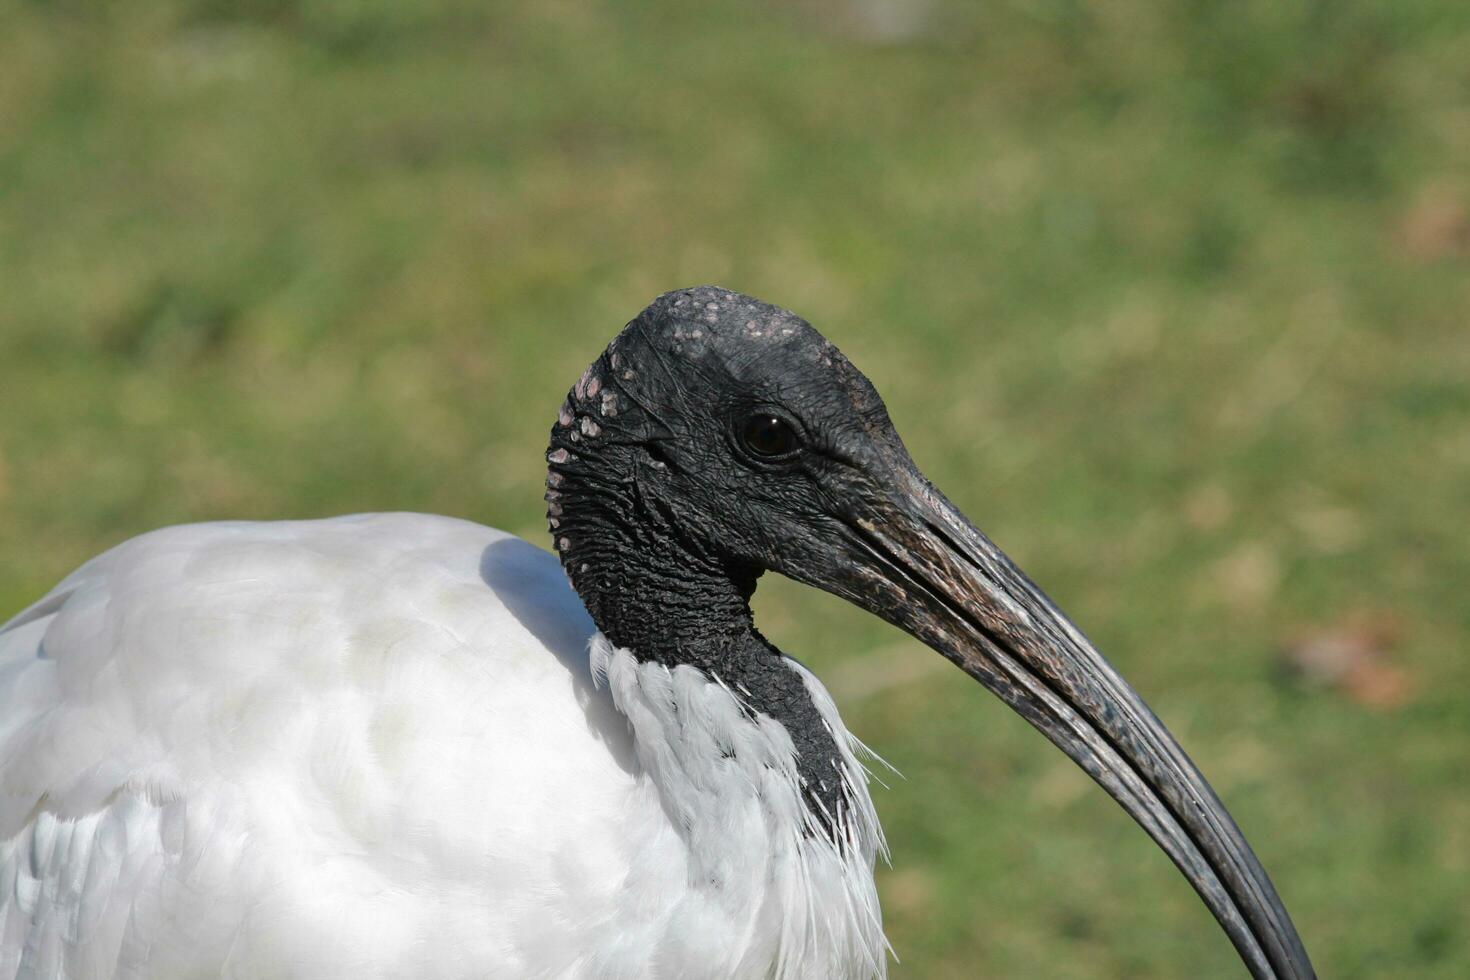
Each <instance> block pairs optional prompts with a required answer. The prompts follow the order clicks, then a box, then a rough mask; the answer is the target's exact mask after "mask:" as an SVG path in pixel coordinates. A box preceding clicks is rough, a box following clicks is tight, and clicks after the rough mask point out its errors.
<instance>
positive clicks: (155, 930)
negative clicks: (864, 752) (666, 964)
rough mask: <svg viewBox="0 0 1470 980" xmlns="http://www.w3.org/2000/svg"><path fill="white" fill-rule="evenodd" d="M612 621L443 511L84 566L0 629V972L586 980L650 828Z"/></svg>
mask: <svg viewBox="0 0 1470 980" xmlns="http://www.w3.org/2000/svg"><path fill="white" fill-rule="evenodd" d="M592 632H593V626H592V623H591V621H590V620H589V619H588V618H587V616H586V613H585V611H584V610H583V609H582V607H581V605H580V603H579V602H578V600H577V598H576V596H575V594H574V593H573V592H572V591H571V590H570V588H569V587H568V586H567V584H566V582H565V579H564V578H563V576H562V573H561V570H560V568H559V567H558V566H557V563H556V561H555V560H554V559H553V558H552V557H551V556H550V555H548V554H546V553H545V552H542V551H541V550H539V549H537V548H534V547H532V546H530V545H528V544H526V543H525V542H523V541H520V540H519V539H516V538H514V537H511V536H509V535H506V534H503V533H501V532H498V531H494V530H491V529H489V528H484V527H480V526H478V525H474V524H470V523H466V522H463V521H457V520H452V519H448V518H437V517H427V516H422V515H409V514H385V515H361V516H354V517H346V518H338V519H333V520H324V521H307V522H283V523H271V524H254V523H222V524H206V525H193V526H184V527H176V528H168V529H164V530H161V531H157V532H154V533H151V534H147V535H144V536H142V537H139V538H135V539H133V540H131V541H128V542H125V543H124V544H122V545H120V546H118V547H117V548H114V549H113V550H111V551H109V552H107V553H105V554H103V555H101V556H99V557H98V558H96V559H94V560H92V561H91V562H88V563H87V564H86V565H84V566H83V567H82V568H80V569H79V570H77V571H76V572H75V573H73V574H72V575H71V576H69V577H68V578H67V579H66V580H65V581H64V582H63V583H62V584H61V585H59V586H58V587H57V589H56V590H54V591H53V592H52V593H51V594H50V595H48V596H47V597H45V598H44V599H42V600H41V601H40V602H39V603H37V604H36V605H35V606H32V607H31V608H30V609H29V610H27V611H26V612H24V613H22V614H21V615H20V616H19V617H17V618H16V619H14V620H12V621H11V623H10V624H9V625H7V626H6V627H5V628H4V629H3V631H0V978H7V980H8V978H10V977H15V976H21V977H32V976H36V977H40V976H45V977H52V976H64V977H79V978H80V977H88V978H90V977H111V976H139V977H141V976H149V977H162V976H221V975H248V976H302V977H306V976H310V977H339V976H340V977H372V976H385V977H386V976H424V977H428V976H460V975H470V974H471V973H473V974H474V975H481V976H507V977H512V976H514V977H522V976H527V977H529V976H542V975H545V976H556V975H561V974H568V975H570V974H571V973H572V963H573V962H574V961H575V959H576V958H577V957H578V956H579V955H582V953H583V951H581V950H579V949H578V948H577V946H576V943H575V942H573V941H572V939H573V938H574V937H575V936H577V935H579V934H585V933H586V931H587V930H586V925H587V924H586V923H584V922H580V921H578V916H579V915H585V914H587V912H588V910H591V909H598V908H601V907H604V906H606V905H607V904H608V903H609V902H610V901H611V900H612V896H613V893H614V892H615V891H616V889H617V888H619V887H620V886H621V885H622V878H623V874H624V871H625V866H626V860H627V858H626V854H625V849H626V848H628V847H629V846H632V845H631V844H630V842H629V838H630V833H629V828H628V827H627V826H626V824H627V821H628V820H629V819H631V818H635V817H636V812H635V811H636V808H630V803H629V801H630V798H632V796H633V795H635V794H636V792H637V788H636V785H635V784H636V782H637V779H636V776H635V773H634V768H635V766H634V763H633V761H632V757H631V747H630V741H629V736H628V730H627V726H626V723H625V721H624V720H623V719H622V717H621V716H619V715H617V714H616V713H615V711H614V710H613V708H612V706H611V704H610V702H609V701H608V699H607V697H606V695H605V693H603V692H598V691H597V690H595V689H594V687H593V686H592V684H591V682H590V676H589V674H588V671H587V666H586V658H587V652H586V650H587V641H588V638H589V637H590V636H591V634H592ZM631 836H634V837H636V834H634V835H631ZM558 964H560V968H559V967H558Z"/></svg>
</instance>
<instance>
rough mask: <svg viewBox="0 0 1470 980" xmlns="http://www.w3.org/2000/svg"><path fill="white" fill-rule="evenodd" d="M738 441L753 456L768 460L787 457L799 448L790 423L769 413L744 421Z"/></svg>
mask: <svg viewBox="0 0 1470 980" xmlns="http://www.w3.org/2000/svg"><path fill="white" fill-rule="evenodd" d="M740 441H741V442H743V443H745V448H746V449H749V450H750V451H751V452H752V453H754V454H755V455H757V456H764V457H766V458H768V459H775V458H776V457H779V456H789V455H791V454H792V453H794V452H796V451H797V450H798V449H800V448H801V443H800V441H799V440H798V439H797V438H796V430H795V429H793V428H792V427H791V423H790V422H787V421H786V420H785V419H783V418H779V417H778V416H775V415H772V414H770V413H769V412H760V413H757V414H755V415H752V416H751V417H750V418H748V419H746V420H745V424H744V425H743V426H741V428H740Z"/></svg>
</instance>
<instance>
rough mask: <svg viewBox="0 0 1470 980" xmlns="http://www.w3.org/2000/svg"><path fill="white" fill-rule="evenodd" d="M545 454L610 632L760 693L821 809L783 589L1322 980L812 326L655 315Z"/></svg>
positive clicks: (751, 318)
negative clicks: (877, 633) (778, 584)
mask: <svg viewBox="0 0 1470 980" xmlns="http://www.w3.org/2000/svg"><path fill="white" fill-rule="evenodd" d="M772 450H775V452H772ZM547 458H548V461H549V462H550V464H551V469H550V473H549V475H548V490H547V502H548V511H549V519H550V521H551V524H552V536H553V539H554V541H555V543H556V546H557V551H558V553H559V554H560V555H561V559H562V564H563V566H564V567H565V568H566V570H567V573H568V575H569V576H570V578H571V580H572V584H573V585H574V587H575V588H576V589H577V592H578V593H579V594H580V595H581V597H582V599H583V601H584V602H585V603H586V605H587V608H588V611H589V612H590V613H591V615H592V618H593V620H594V621H595V622H596V623H597V626H598V628H599V629H601V630H602V631H603V633H605V634H606V635H607V637H608V638H609V639H610V640H612V642H613V643H615V644H617V645H618V646H620V647H625V648H627V649H629V650H631V651H633V652H634V654H635V655H636V656H638V657H640V658H641V659H644V660H656V661H659V662H662V663H666V664H669V665H675V664H691V665H693V666H696V667H699V668H700V669H703V670H705V671H707V672H709V673H711V674H714V675H718V676H720V677H721V678H722V679H724V680H725V681H726V683H730V684H732V685H735V684H738V685H742V686H743V687H745V688H746V689H747V690H749V692H750V695H751V696H750V699H749V702H750V704H751V705H752V707H753V708H754V709H755V710H758V711H762V712H764V713H767V714H770V715H771V716H772V717H773V718H775V719H776V720H777V721H780V722H782V723H783V724H785V725H786V727H787V729H788V730H789V731H791V732H792V737H793V739H794V740H795V742H796V745H797V749H798V751H799V752H800V757H799V763H800V768H801V774H802V776H803V777H804V778H805V780H806V782H807V784H808V786H807V791H808V798H809V800H811V802H812V804H813V807H814V809H816V810H823V809H825V810H827V811H829V812H830V811H831V808H832V807H834V806H836V805H838V801H837V798H836V796H835V795H834V793H835V789H834V785H835V784H834V781H832V780H831V779H829V778H827V774H828V773H830V772H831V765H832V763H833V759H834V758H835V747H834V746H833V744H832V741H831V736H830V734H828V733H827V732H826V730H825V728H823V726H822V725H821V721H820V718H819V717H818V716H817V714H816V711H815V708H814V707H813V706H812V704H811V701H810V698H809V697H808V696H807V695H806V693H805V688H804V686H803V685H801V684H800V682H799V678H798V677H797V675H796V674H795V673H794V672H793V671H791V670H790V668H789V667H787V666H786V665H785V663H784V660H783V659H782V657H781V655H780V654H779V653H778V651H776V650H775V648H774V647H772V646H771V644H769V643H768V642H767V641H766V640H765V639H764V638H763V637H761V636H760V634H759V633H758V632H756V630H755V627H754V624H753V623H752V621H751V613H750V606H749V599H750V596H751V594H752V593H753V592H754V590H755V583H756V579H757V578H758V577H759V576H760V574H761V573H762V572H764V571H767V570H770V571H776V572H779V573H781V574H783V575H786V576H789V577H790V578H793V579H796V580H797V581H800V582H805V583H807V584H809V585H814V586H816V587H817V588H820V589H825V590H826V591H828V592H831V593H834V594H836V595H839V596H842V597H843V598H844V599H847V600H849V601H851V602H853V603H854V604H856V605H858V606H861V607H862V608H864V609H867V610H869V611H870V612H873V613H875V614H876V615H878V616H880V617H882V618H883V619H885V620H887V621H888V622H890V623H893V624H894V625H896V626H898V627H900V628H901V629H903V630H905V631H907V632H908V633H910V634H912V635H913V636H915V637H917V638H918V639H920V640H922V641H923V642H924V643H926V644H927V645H929V646H930V647H932V648H933V649H935V650H936V651H938V652H939V653H941V654H943V655H944V656H945V657H947V658H948V659H950V660H951V661H953V662H954V663H955V664H957V665H958V666H959V667H960V668H962V669H963V670H964V671H965V672H966V673H968V674H970V675H971V676H972V677H974V678H975V679H976V680H978V681H980V682H981V683H982V684H984V685H985V686H986V687H987V688H989V689H990V690H991V691H992V692H994V693H995V694H996V695H997V696H999V697H1000V698H1001V700H1003V701H1005V702H1006V703H1007V704H1008V705H1010V706H1011V707H1012V708H1013V709H1014V710H1015V711H1017V712H1018V713H1020V714H1021V715H1022V716H1023V717H1024V718H1026V720H1027V721H1029V722H1030V723H1031V724H1032V725H1034V726H1035V727H1036V728H1037V729H1038V730H1040V731H1041V732H1042V733H1043V734H1044V735H1046V737H1047V738H1049V739H1050V740H1051V741H1052V742H1053V743H1054V744H1055V745H1057V747H1058V748H1060V749H1061V750H1062V751H1064V752H1066V753H1067V754H1068V755H1069V756H1070V757H1071V758H1072V759H1073V761H1075V762H1076V763H1077V764H1078V765H1079V766H1081V767H1082V769H1084V770H1085V771H1086V772H1087V773H1088V775H1090V776H1092V777H1093V779H1095V780H1096V781H1097V782H1098V783H1099V784H1100V785H1101V786H1102V787H1103V788H1104V789H1105V790H1107V792H1108V793H1109V794H1111V795H1112V796H1113V798H1114V799H1116V800H1117V801H1118V802H1119V803H1120V804H1121V805H1122V806H1123V808H1124V809H1125V810H1126V811H1127V812H1128V813H1129V814H1130V815H1131V816H1132V817H1133V818H1134V819H1135V820H1136V821H1138V823H1139V824H1140V825H1141V826H1142V827H1143V828H1144V830H1145V831H1147V832H1148V834H1149V835H1150V836H1151V837H1152V838H1153V839H1154V841H1155V842H1156V843H1158V844H1159V846H1160V847H1161V848H1163V850H1164V851H1165V852H1166V853H1168V855H1169V857H1170V858H1171V859H1172V860H1173V861H1174V863H1175V864H1176V865H1177V866H1178V867H1179V869H1180V870H1181V871H1182V872H1183V873H1184V875H1185V877H1186V878H1188V879H1189V882H1190V884H1191V885H1193V886H1194V888H1195V890H1196V892H1198V893H1199V895H1200V897H1201V898H1202V899H1203V900H1204V902H1205V904H1206V905H1207V906H1208V907H1209V908H1210V911H1211V912H1212V913H1213V914H1214V915H1215V918H1216V919H1217V920H1218V921H1219V922H1220V924H1221V926H1222V927H1223V928H1224V930H1225V932H1226V933H1227V934H1228V935H1229V937H1230V940H1231V942H1233V943H1234V944H1235V947H1236V949H1237V951H1238V952H1239V953H1240V956H1241V958H1242V959H1243V960H1244V962H1245V964H1246V966H1247V967H1248V969H1249V970H1250V972H1251V974H1252V976H1254V977H1256V978H1257V980H1267V978H1280V980H1287V978H1290V980H1305V978H1310V977H1314V976H1315V975H1316V974H1315V972H1314V971H1313V969H1312V965H1311V963H1310V961H1309V960H1308V958H1307V954H1306V952H1305V950H1304V949H1303V947H1302V944H1301V940H1300V938H1299V937H1298V936H1297V933H1296V929H1295V927H1294V926H1293V924H1292V922H1291V918H1290V916H1289V915H1288V914H1287V912H1286V909H1285V908H1284V907H1283V906H1282V904H1281V900H1280V898H1278V897H1277V895H1276V891H1275V889H1274V888H1273V886H1272V885H1271V881H1270V879H1269V878H1268V877H1267V876H1266V872H1265V871H1264V870H1263V869H1262V868H1261V865H1260V863H1259V862H1258V861H1257V860H1256V857H1255V855H1254V854H1253V853H1252V852H1251V849H1250V847H1249V846H1248V845H1247V844H1246V842H1245V839H1244V837H1243V836H1242V835H1241V833H1240V830H1239V829H1238V828H1237V827H1236V825H1235V822H1234V821H1233V820H1232V819H1231V817H1230V815H1229V814H1228V813H1227V812H1226V810H1225V808H1224V806H1223V804H1221V803H1220V800H1219V798H1218V797H1216V795H1215V793H1214V791H1213V790H1212V789H1211V788H1210V786H1209V784H1208V783H1206V782H1205V780H1204V777H1203V776H1201V775H1200V774H1199V772H1198V770H1197V769H1196V768H1195V767H1194V764H1193V763H1192V762H1190V760H1189V758H1188V757H1187V756H1186V755H1185V754H1184V751H1183V750H1182V749H1181V748H1180V747H1179V745H1178V743H1177V742H1175V740H1174V739H1173V737H1172V736H1171V735H1170V734H1169V732H1168V730H1167V729H1165V728H1164V726H1163V724H1162V723H1161V722H1160V721H1159V720H1158V719H1157V718H1156V717H1155V716H1154V715H1153V713H1152V712H1151V711H1150V710H1149V709H1148V707H1147V706H1146V705H1145V704H1144V703H1143V701H1142V699H1140V698H1139V696H1138V695H1137V694H1136V693H1135V692H1134V691H1133V689H1132V688H1131V687H1129V686H1128V685H1127V683H1126V682H1124V681H1123V679H1122V678H1121V677H1119V676H1118V674H1117V673H1116V672H1115V671H1114V670H1113V668H1112V667H1111V666H1110V665H1109V664H1108V663H1107V661H1105V660H1104V659H1103V658H1102V655H1101V654H1099V653H1098V652H1097V650H1096V649H1095V648H1094V647H1093V646H1092V645H1091V644H1090V643H1089V642H1088V641H1087V639H1086V638H1085V637H1083V635H1082V634H1081V632H1080V631H1078V630H1077V629H1076V627H1074V626H1073V625H1072V624H1071V623H1070V622H1069V621H1068V620H1067V619H1066V617H1064V616H1063V615H1062V614H1061V612H1060V611H1058V610H1057V608H1056V607H1055V606H1054V605H1053V604H1052V602H1051V600H1049V599H1048V598H1047V597H1046V596H1045V595H1044V594H1043V593H1042V592H1041V590H1040V589H1038V588H1037V587H1036V586H1035V585H1034V584H1032V582H1031V581H1030V580H1029V579H1027V578H1026V576H1025V575H1024V574H1022V573H1021V571H1020V570H1019V569H1017V568H1016V567H1015V566H1014V565H1013V564H1012V563H1011V561H1010V559H1008V558H1007V557H1006V556H1005V555H1004V554H1003V553H1002V552H1001V551H1000V550H999V549H998V548H996V546H995V545H994V544H992V543H991V542H990V540H989V539H988V538H986V537H985V535H983V534H982V533H980V531H979V530H977V529H976V528H975V527H974V526H973V525H972V524H971V523H970V522H969V521H968V520H967V519H966V518H965V517H964V515H963V514H961V513H960V512H959V510H958V509H956V508H955V507H954V505H953V504H951V503H950V502H949V501H948V500H947V499H945V497H944V496H943V494H941V493H940V492H939V491H938V490H936V489H934V487H933V486H932V485H931V484H930V483H929V481H928V480H926V479H925V478H924V476H923V474H922V473H920V472H919V470H918V468H917V467H916V466H915V465H914V463H913V460H911V459H910V458H909V455H908V452H907V450H906V449H905V448H904V445H903V442H902V440H900V439H899V437H898V433H897V432H896V431H894V428H893V424H892V423H891V422H890V420H889V418H888V412H887V410H886V409H885V408H884V405H883V401H882V399H881V398H879V397H878V393H877V391H875V390H874V388H873V386H872V384H870V383H869V382H868V380H867V378H865V377H863V375H862V374H861V373H860V372H859V371H858V370H857V369H856V368H855V367H853V366H852V364H851V363H849V362H848V360H847V359H846V358H845V357H843V356H842V354H841V353H840V352H839V351H838V350H837V349H836V348H835V347H833V346H832V345H831V344H830V343H828V342H827V340H826V339H825V338H823V337H822V336H821V335H820V334H819V333H817V331H816V330H815V329H813V328H812V327H811V326H810V325H809V324H808V323H807V322H806V321H804V320H802V319H801V318H799V317H797V316H795V315H794V314H792V313H789V312H787V311H785V310H782V309H780V308H778V307H774V306H770V305H768V304H765V303H762V302H760V301H758V300H754V299H751V298H750V297H748V296H742V295H740V294H738V293H732V292H730V291H728V290H724V289H719V288H716V287H712V286H701V287H696V288H693V289H684V290H677V291H675V292H671V293H666V294H664V295H663V296H660V297H659V298H658V299H656V300H654V301H653V303H652V304H651V305H650V306H649V307H648V308H647V309H646V310H644V311H643V312H642V313H641V314H639V316H638V318H637V319H635V320H633V321H632V322H631V323H629V324H628V326H627V327H626V328H625V329H624V330H623V332H622V333H621V334H619V335H618V337H617V338H616V339H615V340H614V341H613V342H612V344H611V345H610V346H609V347H608V349H607V351H606V352H605V353H604V354H603V355H602V356H601V357H600V358H598V360H597V361H596V363H594V364H593V365H592V367H591V368H589V369H588V373H587V374H586V375H584V376H583V378H582V380H581V381H579V382H578V384H577V386H576V387H575V388H574V389H573V390H572V392H571V394H570V395H568V398H567V403H566V405H565V406H564V407H563V409H562V412H561V416H560V418H559V420H558V424H557V425H556V427H554V428H553V430H552V439H551V448H550V450H549V451H548V456H547Z"/></svg>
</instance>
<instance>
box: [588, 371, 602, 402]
mask: <svg viewBox="0 0 1470 980" xmlns="http://www.w3.org/2000/svg"><path fill="white" fill-rule="evenodd" d="M601 390H602V378H601V376H600V375H595V374H594V375H593V376H592V380H591V381H589V382H587V397H588V398H596V397H597V393H598V392H599V391H601Z"/></svg>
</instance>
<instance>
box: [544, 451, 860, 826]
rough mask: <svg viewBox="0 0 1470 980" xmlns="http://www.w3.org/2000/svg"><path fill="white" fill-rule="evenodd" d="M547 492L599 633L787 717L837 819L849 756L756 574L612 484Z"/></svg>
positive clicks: (808, 771) (570, 571) (785, 723)
mask: <svg viewBox="0 0 1470 980" xmlns="http://www.w3.org/2000/svg"><path fill="white" fill-rule="evenodd" d="M547 499H548V504H550V505H551V506H552V512H551V518H552V520H553V521H554V526H553V528H552V534H553V537H554V538H555V539H556V547H557V551H558V553H559V554H560V556H561V560H562V565H563V567H564V568H565V569H566V571H567V575H568V577H569V578H570V579H571V581H572V585H573V586H574V587H575V588H576V590H577V593H578V594H579V595H580V596H581V597H582V601H583V603H584V604H585V605H586V606H587V611H588V612H589V613H590V614H591V616H592V619H593V621H594V622H595V623H596V624H597V627H598V629H600V630H601V631H602V634H603V636H605V637H606V638H607V639H608V640H610V641H611V643H612V645H613V646H614V647H615V648H618V649H621V650H625V651H628V652H629V654H630V655H631V656H633V657H634V658H635V659H636V660H637V661H638V662H639V663H641V664H651V665H659V666H661V667H662V668H664V669H666V670H674V669H676V668H678V667H692V668H695V669H697V670H698V671H700V672H701V674H702V675H703V676H705V677H706V678H708V679H709V680H711V681H713V682H715V683H718V684H721V685H724V686H725V687H726V688H727V689H729V690H730V691H733V692H736V696H737V697H738V698H739V699H740V702H741V704H742V707H743V708H744V709H745V710H746V711H748V712H750V713H752V714H762V715H766V716H768V717H769V718H771V719H773V720H775V721H776V722H779V723H780V724H781V726H782V727H783V728H784V729H785V730H786V732H787V733H788V734H789V736H790V738H791V743H792V747H793V748H794V750H795V763H796V769H797V775H798V777H799V781H800V783H799V785H800V789H801V792H802V795H803V798H804V800H805V802H806V803H807V805H808V807H809V808H810V809H811V810H812V812H813V814H814V815H815V816H816V817H817V822H818V823H819V824H821V825H824V826H827V825H830V822H831V820H832V818H833V815H835V814H838V813H839V812H840V811H842V810H843V809H844V808H846V807H847V806H848V805H849V804H848V802H847V801H845V800H844V798H843V793H844V787H843V778H842V776H843V772H844V771H843V768H842V764H841V758H842V755H841V751H840V749H839V746H838V744H837V739H836V735H835V734H834V732H833V731H832V727H831V725H830V724H829V723H828V722H827V720H826V719H824V718H823V717H822V714H821V712H820V710H819V708H818V706H817V705H816V704H815V703H814V702H813V699H812V696H811V693H810V691H809V690H808V686H807V684H806V683H805V681H804V679H803V677H802V674H801V673H799V672H798V669H799V668H796V667H795V666H794V662H793V661H791V660H790V659H788V658H787V657H785V656H783V655H782V654H781V652H780V651H779V650H777V649H776V648H775V647H774V646H773V645H772V644H771V643H770V642H768V641H767V640H766V639H765V637H763V636H761V634H760V633H759V632H758V631H757V630H756V628H755V623H754V621H753V619H752V616H751V611H750V597H751V595H752V594H753V593H754V592H755V583H756V578H757V573H756V572H755V570H753V569H748V568H740V567H732V566H731V565H729V564H728V563H726V562H724V561H723V560H721V559H720V558H719V557H717V556H713V555H710V554H707V553H706V552H705V551H704V550H703V549H701V547H700V546H699V545H698V543H697V542H695V541H693V540H691V539H690V538H689V537H688V536H686V535H684V534H681V533H680V532H679V527H678V522H677V521H671V520H669V519H668V517H667V515H663V514H660V513H657V512H656V511H654V512H648V510H647V509H642V508H640V507H639V504H638V501H637V499H636V497H634V496H632V495H628V494H623V493H617V492H615V488H613V487H610V486H605V485H598V486H588V485H585V484H584V483H583V479H582V478H579V477H577V476H575V475H574V476H570V477H560V478H558V479H556V480H555V481H554V482H551V483H549V484H548V494H547ZM828 829H829V831H830V826H829V827H828Z"/></svg>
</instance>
